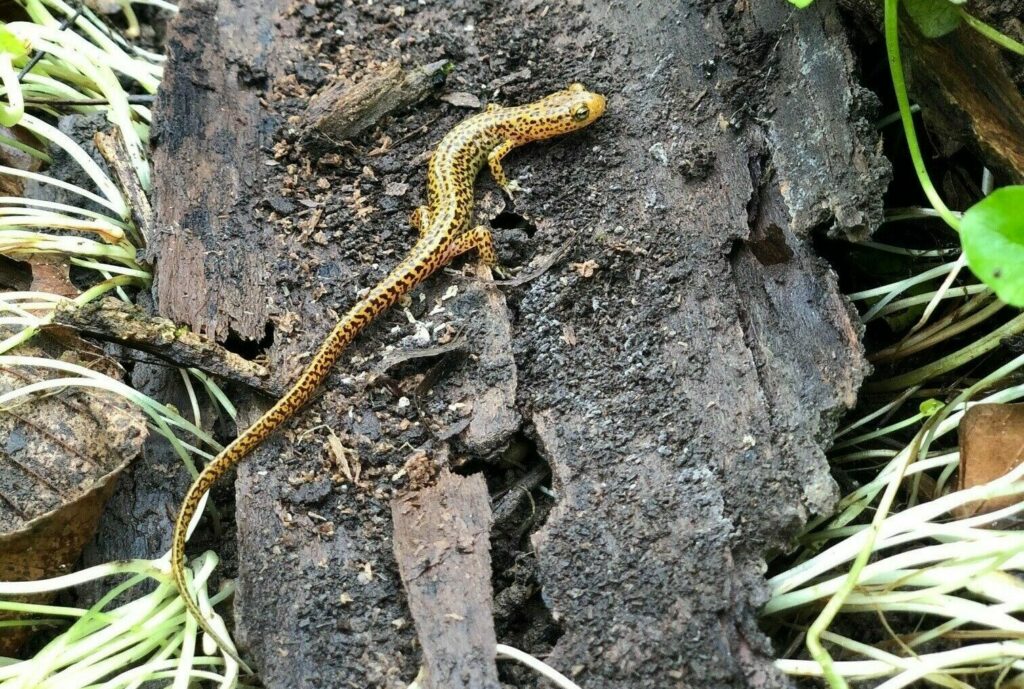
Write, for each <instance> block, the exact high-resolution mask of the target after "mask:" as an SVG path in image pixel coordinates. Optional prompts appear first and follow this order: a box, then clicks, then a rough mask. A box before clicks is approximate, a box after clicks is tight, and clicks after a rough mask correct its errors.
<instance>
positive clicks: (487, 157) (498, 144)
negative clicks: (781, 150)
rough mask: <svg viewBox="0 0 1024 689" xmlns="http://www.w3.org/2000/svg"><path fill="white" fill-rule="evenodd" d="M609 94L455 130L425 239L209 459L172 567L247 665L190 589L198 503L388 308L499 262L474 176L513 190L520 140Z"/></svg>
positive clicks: (177, 532) (575, 97)
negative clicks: (477, 208)
mask: <svg viewBox="0 0 1024 689" xmlns="http://www.w3.org/2000/svg"><path fill="white" fill-rule="evenodd" d="M604 107H605V99H604V96H602V95H600V94H597V93H591V92H589V91H587V90H586V89H585V88H584V87H583V86H582V85H581V84H572V85H570V86H569V87H568V88H567V89H564V90H562V91H557V92H555V93H553V94H551V95H549V96H546V97H545V98H542V99H541V100H539V101H537V102H535V103H530V104H528V105H521V106H517V107H510V108H501V107H497V106H488V108H487V109H486V111H485V112H482V113H480V114H478V115H474V116H473V117H470V118H468V119H466V120H464V121H463V122H461V123H460V124H458V125H457V126H456V127H455V128H454V129H452V130H451V132H449V133H448V134H447V135H446V136H445V137H444V139H442V140H441V143H440V144H439V145H438V147H437V150H436V151H435V152H434V154H433V157H432V158H431V160H430V166H429V168H428V171H427V205H426V206H421V207H419V208H417V209H416V210H415V211H414V212H413V214H412V223H413V225H415V226H416V228H417V229H418V230H419V233H420V235H419V239H418V240H417V242H416V244H415V245H414V246H413V247H412V250H411V251H410V252H409V253H408V255H406V257H405V258H404V259H403V260H402V262H401V263H399V264H398V265H397V266H396V267H395V269H394V270H392V271H391V272H390V273H389V274H388V275H387V277H385V278H384V279H383V280H381V282H380V283H378V284H377V285H376V286H374V287H373V289H371V290H370V292H369V293H368V294H367V295H366V296H365V297H363V298H362V299H360V300H359V301H358V302H356V304H355V305H354V306H353V307H352V308H351V309H350V310H349V311H348V312H347V313H346V314H345V316H344V317H343V318H342V319H341V320H340V321H339V322H338V324H337V325H336V326H335V327H334V329H333V330H332V331H331V333H330V334H329V335H328V336H327V338H326V339H325V340H324V342H323V344H322V345H321V346H320V349H319V350H317V352H316V354H314V355H313V358H312V360H311V361H310V362H309V365H308V366H307V367H306V368H305V370H304V371H303V372H302V373H301V375H300V376H299V378H298V380H297V381H296V382H295V384H294V385H293V386H292V387H291V388H290V389H289V390H288V392H286V393H285V394H284V396H283V397H281V399H279V400H278V401H277V402H276V403H275V404H274V406H272V407H271V408H270V409H269V410H268V411H267V412H266V413H264V414H263V416H261V417H260V418H259V419H258V420H257V421H256V422H255V423H254V424H253V425H252V426H250V427H249V428H247V429H246V430H245V431H244V432H243V433H242V434H241V435H239V436H238V438H236V439H235V440H234V442H232V443H231V444H230V445H228V446H227V447H226V448H224V450H222V451H221V452H220V454H218V455H217V456H216V457H214V459H213V460H211V461H210V463H209V464H207V465H206V466H205V467H204V468H203V470H202V472H200V474H199V476H198V477H197V478H196V480H195V481H194V482H193V483H192V486H191V487H190V488H189V489H188V492H187V493H186V494H185V499H184V500H183V502H182V505H181V510H180V512H179V513H178V517H177V519H176V520H175V523H174V535H173V538H172V541H171V569H172V573H173V576H174V580H175V583H176V584H177V586H178V590H179V592H180V593H181V596H182V598H183V599H184V601H185V605H186V607H187V608H188V611H189V613H191V614H192V615H193V616H194V617H195V618H196V620H197V621H198V623H199V625H200V626H201V627H202V629H203V630H204V631H205V632H206V633H207V634H209V635H210V636H211V637H212V638H213V639H214V640H215V641H216V642H217V645H219V646H220V647H221V649H222V650H224V652H225V653H227V654H228V655H230V656H231V657H232V658H234V659H235V660H236V661H238V662H239V664H240V665H241V666H242V667H243V668H245V670H246V671H248V668H246V666H245V664H244V663H242V661H241V660H239V659H238V658H237V656H236V654H235V653H234V652H232V651H231V650H230V648H231V647H230V646H228V645H226V644H225V642H224V641H223V639H221V638H220V636H219V635H218V634H217V633H216V632H215V631H214V630H213V629H212V628H211V627H210V623H209V622H208V621H207V620H206V619H205V618H204V616H203V615H202V613H201V612H200V610H199V607H198V606H197V604H196V602H195V601H194V600H193V599H192V597H191V595H190V594H189V592H188V588H187V580H186V569H185V541H186V538H187V533H188V527H189V524H190V522H191V521H192V518H193V517H194V516H195V513H196V510H197V509H198V506H199V502H200V500H201V499H202V497H203V495H205V494H206V492H207V491H208V490H209V488H210V486H212V485H213V483H214V482H215V481H216V480H217V479H218V478H220V477H221V476H223V475H224V474H225V473H226V472H227V471H228V470H229V469H231V467H233V466H235V465H236V464H238V462H239V461H241V460H242V459H243V458H244V457H245V456H246V455H248V454H249V453H250V452H252V451H253V449H254V448H256V446H258V445H259V444H260V443H262V442H263V441H264V440H265V439H266V438H267V436H269V435H270V434H271V433H273V432H274V430H276V429H277V428H278V427H279V426H280V425H281V424H283V423H284V422H285V421H287V420H288V419H289V418H290V417H291V416H293V415H294V414H295V412H296V411H298V409H300V408H301V407H302V406H303V405H305V404H306V402H308V401H309V400H310V398H311V397H312V396H313V393H314V392H315V391H316V388H317V387H318V386H319V385H320V383H322V382H323V381H324V379H325V378H327V374H328V373H329V372H330V370H331V367H332V366H333V365H334V363H335V362H336V361H337V360H338V357H339V356H341V353H342V352H343V351H344V350H345V348H346V347H347V346H348V345H349V343H351V342H352V340H353V339H355V337H356V335H357V334H359V332H360V331H361V330H362V329H363V328H365V327H366V325H367V324H368V323H370V321H372V320H373V319H374V318H376V317H377V316H378V315H379V314H380V313H381V312H382V311H384V310H386V309H387V308H389V307H390V306H391V305H392V304H394V303H395V302H396V301H398V299H399V297H401V296H402V295H403V294H406V293H407V292H409V291H410V290H412V289H413V288H414V287H416V285H418V284H419V283H420V282H422V281H423V280H424V279H426V278H427V276H429V275H430V274H432V273H433V272H434V271H436V270H438V269H439V268H441V267H442V266H444V265H446V264H447V263H448V262H450V261H451V260H452V259H454V258H455V257H456V256H458V255H460V254H463V253H466V252H467V251H470V250H472V249H476V250H477V251H478V252H479V254H480V258H481V260H482V261H483V262H484V263H485V264H487V265H491V266H494V265H495V264H496V262H497V258H496V255H495V253H494V247H493V244H492V241H491V233H490V231H489V230H488V228H487V227H485V226H482V225H481V226H478V227H474V228H472V229H470V226H469V225H470V219H471V218H472V214H473V182H474V180H475V178H476V175H477V173H478V172H479V171H480V169H481V168H482V167H483V166H484V164H485V163H487V164H488V165H489V167H490V169H491V173H492V174H493V175H494V179H495V181H496V182H497V183H498V184H499V185H500V186H501V187H502V188H503V189H505V190H506V191H507V192H511V191H512V190H514V189H515V188H516V186H515V185H514V184H510V183H509V182H508V180H507V179H506V177H505V174H504V171H503V170H502V168H501V159H502V157H504V156H505V154H507V153H508V152H509V151H511V150H512V149H513V148H515V147H516V146H521V145H523V144H526V143H529V142H531V141H537V140H540V139H547V138H550V137H553V136H557V135H559V134H565V133H568V132H571V131H575V130H577V129H581V128H583V127H585V126H587V125H589V124H590V123H591V122H593V121H594V120H596V119H597V118H599V117H600V116H601V115H602V114H603V113H604Z"/></svg>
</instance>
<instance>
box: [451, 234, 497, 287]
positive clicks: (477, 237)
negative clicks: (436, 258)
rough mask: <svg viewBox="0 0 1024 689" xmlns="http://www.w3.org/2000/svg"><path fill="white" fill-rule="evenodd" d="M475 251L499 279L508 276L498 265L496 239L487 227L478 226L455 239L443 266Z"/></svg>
mask: <svg viewBox="0 0 1024 689" xmlns="http://www.w3.org/2000/svg"><path fill="white" fill-rule="evenodd" d="M473 249H476V251H477V253H478V254H480V262H481V263H483V264H484V265H485V266H488V267H489V268H490V269H491V270H493V271H494V273H495V274H496V275H498V276H499V277H505V276H506V271H505V269H504V268H502V267H501V266H500V265H498V254H497V253H496V252H495V251H494V238H493V237H492V236H491V230H490V228H489V227H487V226H485V225H477V226H476V227H474V228H473V229H472V230H469V231H468V232H466V233H465V234H461V235H459V236H458V237H456V238H455V239H453V240H452V243H451V244H449V245H448V250H447V251H446V252H445V255H444V261H442V264H447V263H449V262H450V261H452V260H454V259H455V257H457V256H461V255H462V254H464V253H466V252H467V251H472V250H473Z"/></svg>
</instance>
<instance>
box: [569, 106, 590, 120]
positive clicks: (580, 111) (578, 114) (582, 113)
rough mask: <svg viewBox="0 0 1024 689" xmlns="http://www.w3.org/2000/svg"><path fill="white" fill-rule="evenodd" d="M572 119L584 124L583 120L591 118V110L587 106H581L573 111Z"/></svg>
mask: <svg viewBox="0 0 1024 689" xmlns="http://www.w3.org/2000/svg"><path fill="white" fill-rule="evenodd" d="M572 117H573V119H574V120H578V121H580V122H582V121H583V120H585V119H587V118H588V117H590V108H588V107H587V106H585V105H581V106H579V107H578V108H576V109H575V110H573V111H572Z"/></svg>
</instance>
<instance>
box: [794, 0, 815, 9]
mask: <svg viewBox="0 0 1024 689" xmlns="http://www.w3.org/2000/svg"><path fill="white" fill-rule="evenodd" d="M812 2H814V0H789V4H791V5H796V6H797V7H799V8H800V9H803V8H805V7H807V6H808V5H810V4H811V3H812Z"/></svg>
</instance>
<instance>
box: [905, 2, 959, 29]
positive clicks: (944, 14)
mask: <svg viewBox="0 0 1024 689" xmlns="http://www.w3.org/2000/svg"><path fill="white" fill-rule="evenodd" d="M903 6H904V7H906V8H907V14H909V15H910V18H911V19H913V20H914V23H915V24H917V28H919V29H920V30H921V33H923V34H924V35H925V36H927V37H928V38H938V37H939V36H945V35H946V34H948V33H949V32H950V31H952V30H953V29H955V28H956V27H958V26H960V12H959V10H957V8H956V6H955V5H954V4H953V3H951V2H950V1H949V0H904V3H903Z"/></svg>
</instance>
